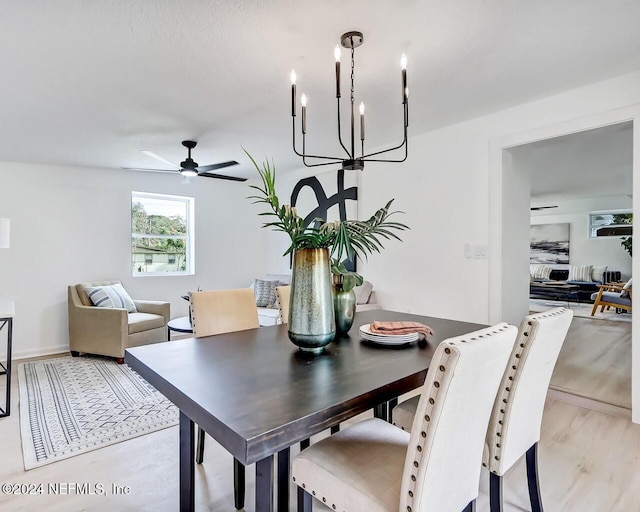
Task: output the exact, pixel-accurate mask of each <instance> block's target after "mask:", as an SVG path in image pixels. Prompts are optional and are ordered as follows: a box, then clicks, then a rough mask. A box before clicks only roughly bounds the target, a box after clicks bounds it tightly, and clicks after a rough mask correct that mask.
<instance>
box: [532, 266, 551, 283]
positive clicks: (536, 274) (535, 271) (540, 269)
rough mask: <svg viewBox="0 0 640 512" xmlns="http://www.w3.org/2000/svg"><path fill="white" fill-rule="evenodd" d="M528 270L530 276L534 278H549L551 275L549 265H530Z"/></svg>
mask: <svg viewBox="0 0 640 512" xmlns="http://www.w3.org/2000/svg"><path fill="white" fill-rule="evenodd" d="M529 270H530V274H531V277H533V278H534V279H547V280H548V279H549V278H550V277H551V267H547V266H546V265H538V266H535V267H532V268H531V269H529Z"/></svg>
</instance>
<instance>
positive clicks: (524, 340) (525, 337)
mask: <svg viewBox="0 0 640 512" xmlns="http://www.w3.org/2000/svg"><path fill="white" fill-rule="evenodd" d="M543 316H545V315H536V316H535V317H534V318H540V317H543ZM548 316H553V315H548ZM527 325H528V327H527V329H526V330H525V331H524V332H523V333H522V339H521V340H520V343H519V345H520V348H521V349H524V350H526V346H525V345H526V344H527V342H528V340H529V339H530V337H531V336H530V335H531V332H532V328H533V326H534V322H533V321H532V320H529V321H528V322H527ZM514 356H515V357H514V360H513V361H512V363H513V362H515V360H517V359H521V357H522V352H519V353H517V354H514ZM511 370H512V374H511V375H509V376H508V380H509V381H511V382H514V381H515V377H516V374H517V371H518V366H517V365H516V364H512V365H511ZM511 386H512V385H509V386H505V387H504V391H503V393H502V397H501V398H502V402H503V403H505V404H508V403H509V393H511ZM506 413H507V411H506V407H505V408H503V409H500V414H502V415H503V416H502V418H501V419H499V420H498V425H500V427H498V428H497V429H495V432H494V434H495V436H496V438H497V439H496V443H495V446H496V449H501V448H502V444H501V443H499V442H498V441H499V439H500V438H501V437H502V428H503V427H504V415H506ZM499 453H500V452H499V451H497V454H496V455H495V456H494V458H495V460H498V461H499V460H500V456H499V455H498V454H499ZM489 469H490V470H491V471H492V472H493V473H495V471H494V470H492V469H491V468H489Z"/></svg>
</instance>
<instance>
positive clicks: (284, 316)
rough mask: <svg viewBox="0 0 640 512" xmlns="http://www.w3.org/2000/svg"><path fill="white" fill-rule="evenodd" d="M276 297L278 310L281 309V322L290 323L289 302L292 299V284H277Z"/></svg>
mask: <svg viewBox="0 0 640 512" xmlns="http://www.w3.org/2000/svg"><path fill="white" fill-rule="evenodd" d="M276 297H277V299H278V300H277V304H278V311H280V322H282V323H283V324H287V323H289V302H290V301H291V286H276Z"/></svg>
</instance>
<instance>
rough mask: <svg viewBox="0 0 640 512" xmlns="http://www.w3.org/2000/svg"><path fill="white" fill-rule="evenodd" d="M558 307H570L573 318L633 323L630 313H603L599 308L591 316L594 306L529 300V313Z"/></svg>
mask: <svg viewBox="0 0 640 512" xmlns="http://www.w3.org/2000/svg"><path fill="white" fill-rule="evenodd" d="M557 307H563V308H566V307H568V308H569V309H571V311H573V316H579V317H580V318H591V319H596V320H609V321H611V322H631V314H630V313H616V310H615V309H608V310H606V309H605V311H604V312H602V313H601V312H600V309H601V308H598V311H596V314H595V315H594V316H591V310H592V309H593V304H577V303H575V302H567V301H566V300H545V299H529V311H531V312H532V313H541V312H542V311H546V310H547V309H551V308H557Z"/></svg>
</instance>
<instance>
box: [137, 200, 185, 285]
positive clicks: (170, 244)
mask: <svg viewBox="0 0 640 512" xmlns="http://www.w3.org/2000/svg"><path fill="white" fill-rule="evenodd" d="M131 261H132V268H133V275H134V276H144V275H147V276H148V275H155V276H166V275H180V274H193V273H194V263H193V198H191V197H182V196H168V195H163V194H147V193H143V192H133V193H132V194H131Z"/></svg>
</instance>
